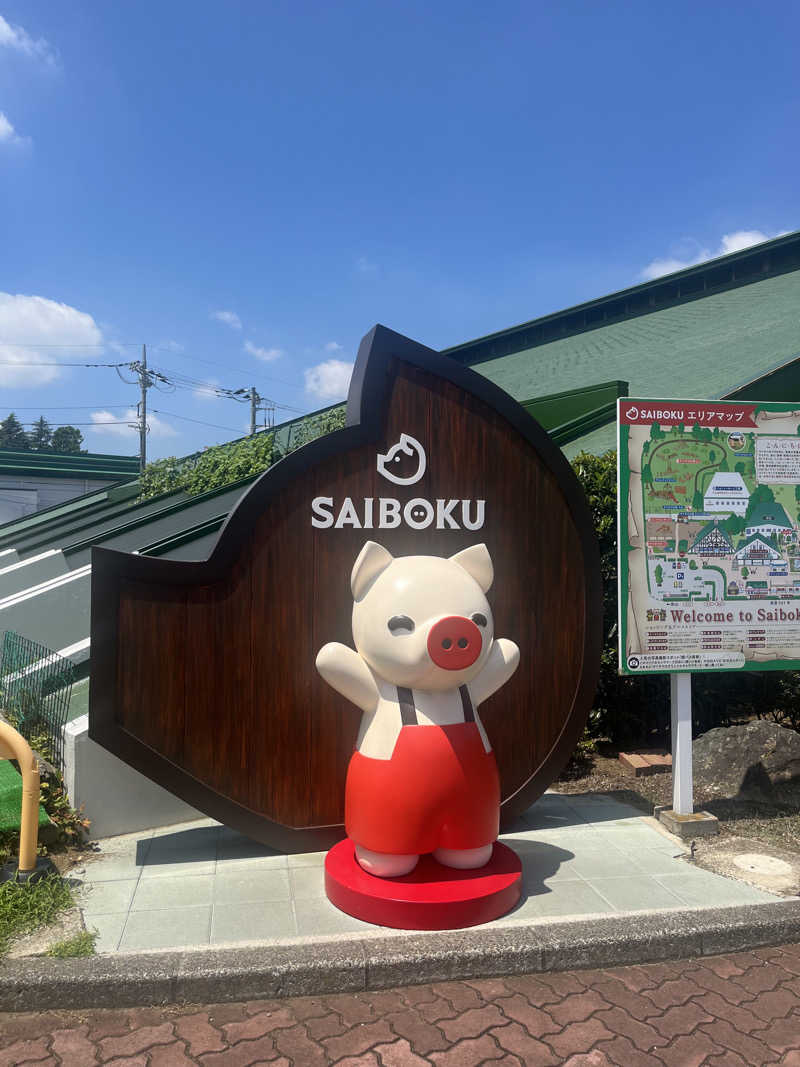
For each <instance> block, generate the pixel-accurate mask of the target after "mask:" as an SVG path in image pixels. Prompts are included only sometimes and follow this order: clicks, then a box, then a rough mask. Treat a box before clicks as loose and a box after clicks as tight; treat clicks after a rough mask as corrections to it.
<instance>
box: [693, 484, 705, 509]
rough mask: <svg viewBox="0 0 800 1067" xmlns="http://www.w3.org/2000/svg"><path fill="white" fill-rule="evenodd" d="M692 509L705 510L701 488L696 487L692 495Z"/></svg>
mask: <svg viewBox="0 0 800 1067" xmlns="http://www.w3.org/2000/svg"><path fill="white" fill-rule="evenodd" d="M692 510H693V511H702V510H703V494H702V493H701V492H700V490H699V489H695V491H694V495H693V496H692Z"/></svg>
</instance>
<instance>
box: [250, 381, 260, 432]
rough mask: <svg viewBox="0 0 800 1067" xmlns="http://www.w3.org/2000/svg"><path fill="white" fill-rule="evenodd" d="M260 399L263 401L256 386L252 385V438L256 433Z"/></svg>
mask: <svg viewBox="0 0 800 1067" xmlns="http://www.w3.org/2000/svg"><path fill="white" fill-rule="evenodd" d="M260 399H261V397H260V396H259V395H258V393H257V392H256V387H255V386H254V385H251V386H250V436H251V437H252V436H253V434H254V433H255V432H256V402H257V401H258V400H260Z"/></svg>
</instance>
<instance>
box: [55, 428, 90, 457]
mask: <svg viewBox="0 0 800 1067" xmlns="http://www.w3.org/2000/svg"><path fill="white" fill-rule="evenodd" d="M82 444H83V434H82V433H81V431H80V430H79V429H78V427H77V426H59V427H58V429H56V430H54V431H53V441H52V447H53V451H54V452H80V450H81V445H82Z"/></svg>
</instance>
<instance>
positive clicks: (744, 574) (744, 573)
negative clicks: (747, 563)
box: [742, 567, 750, 578]
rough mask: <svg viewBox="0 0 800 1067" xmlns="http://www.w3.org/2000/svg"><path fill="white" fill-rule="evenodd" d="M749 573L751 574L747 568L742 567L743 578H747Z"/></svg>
mask: <svg viewBox="0 0 800 1067" xmlns="http://www.w3.org/2000/svg"><path fill="white" fill-rule="evenodd" d="M749 573H750V571H749V570H748V569H747V567H742V577H743V578H746V577H747V576H748V575H749Z"/></svg>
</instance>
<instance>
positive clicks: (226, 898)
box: [214, 867, 291, 904]
mask: <svg viewBox="0 0 800 1067" xmlns="http://www.w3.org/2000/svg"><path fill="white" fill-rule="evenodd" d="M290 895H291V894H290V889H289V872H288V870H281V869H277V870H275V869H266V870H264V869H260V868H257V867H242V868H238V869H236V870H232V871H228V870H223V871H220V870H219V867H218V868H217V873H216V876H215V877H214V902H215V904H267V903H268V902H270V901H278V900H285V901H288V900H289V899H290Z"/></svg>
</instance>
